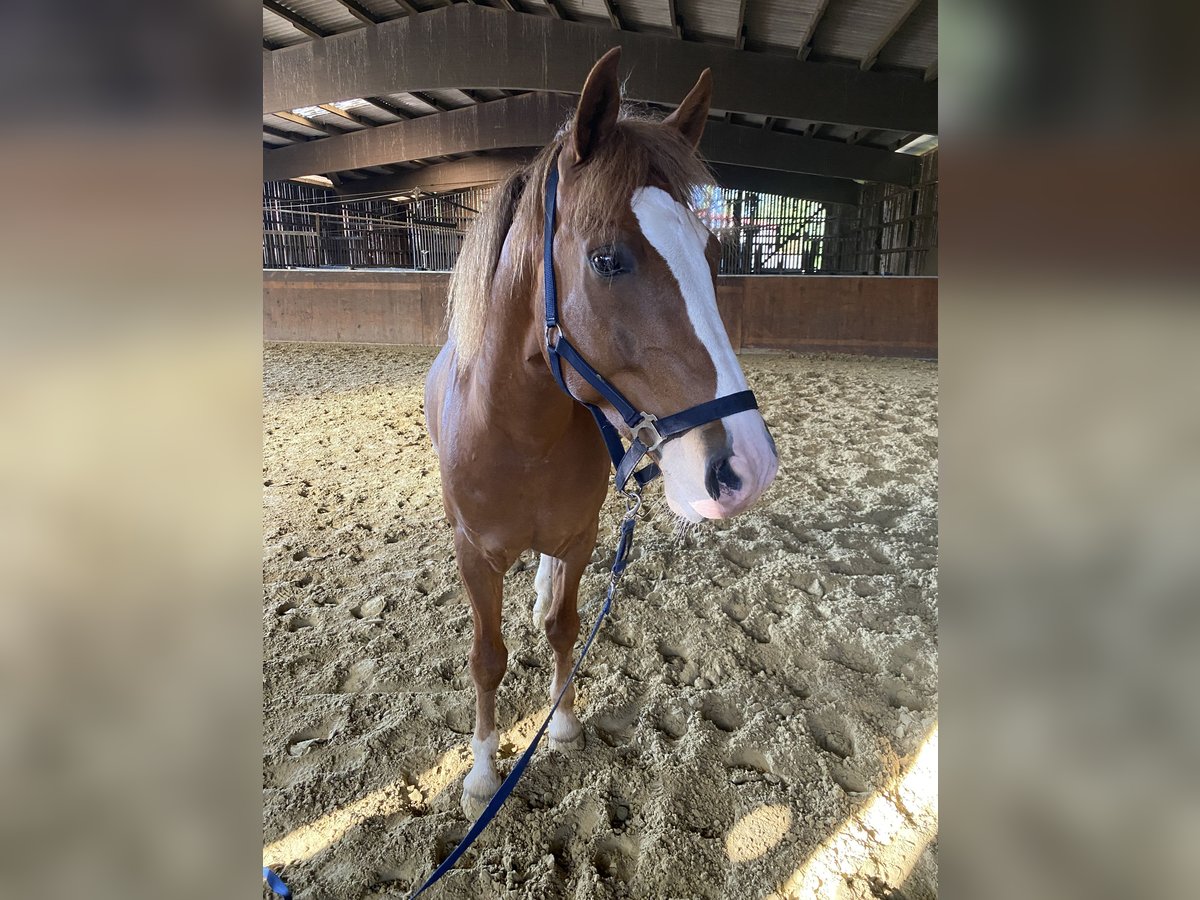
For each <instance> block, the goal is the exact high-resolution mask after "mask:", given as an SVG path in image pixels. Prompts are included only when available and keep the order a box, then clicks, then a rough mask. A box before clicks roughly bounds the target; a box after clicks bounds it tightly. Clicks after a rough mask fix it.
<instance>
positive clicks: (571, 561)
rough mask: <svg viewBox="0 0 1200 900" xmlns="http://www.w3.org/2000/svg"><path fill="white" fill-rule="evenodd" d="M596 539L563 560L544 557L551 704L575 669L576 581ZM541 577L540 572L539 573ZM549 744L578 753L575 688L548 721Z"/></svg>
mask: <svg viewBox="0 0 1200 900" xmlns="http://www.w3.org/2000/svg"><path fill="white" fill-rule="evenodd" d="M595 543H596V536H595V533H594V532H593V533H592V535H591V537H590V539H588V540H584V541H580V542H578V543H576V544H575V545H573V546H572V547H571V548H570V550H568V551H567V553H566V554H565V555H564V557H563V558H562V559H554V558H551V557H545V556H543V557H542V559H543V560H547V559H549V560H550V561H551V565H550V569H551V575H552V585H553V594H552V597H551V600H550V604H549V609H548V610H547V612H546V638H547V640H549V642H550V646H551V648H552V649H553V650H554V678H553V679H552V680H551V682H550V701H551V702H554V698H555V697H557V696H558V692H559V691H560V690H562V686H563V685H564V684H566V681H567V678H568V676H570V674H571V668H572V667H573V666H574V660H573V658H572V653H571V651H572V650H573V649H574V647H575V640H576V638H578V637H579V611H578V609H577V604H578V601H579V579H580V578H582V577H583V571H584V569H585V568H586V567H587V564H588V562H589V561H590V560H591V558H592V548H593V547H594V546H595ZM539 574H540V573H539ZM547 733H548V734H549V736H550V744H551V746H552V747H555V748H557V749H560V750H578V749H581V748H582V747H583V745H584V738H583V727H582V726H581V725H580V724H579V719H578V718H577V717H576V715H575V686H574V685H573V684H572V685H571V686H570V687H568V688H567V691H566V693H565V694H564V695H563V699H562V703H560V704H559V707H558V709H557V710H555V712H554V716H553V718H551V719H550V727H549V729H548V730H547Z"/></svg>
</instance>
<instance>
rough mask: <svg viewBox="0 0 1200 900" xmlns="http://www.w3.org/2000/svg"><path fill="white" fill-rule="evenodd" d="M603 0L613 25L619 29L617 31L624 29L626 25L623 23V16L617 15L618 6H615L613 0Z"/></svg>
mask: <svg viewBox="0 0 1200 900" xmlns="http://www.w3.org/2000/svg"><path fill="white" fill-rule="evenodd" d="M603 2H604V11H605V12H606V13H608V21H609V22H610V23H611V24H612V27H613V28H615V29H617V31H624V30H625V26H624V25H622V24H621V17H620V16H619V15H617V10H616V7H615V6H613V4H612V2H611V0H603Z"/></svg>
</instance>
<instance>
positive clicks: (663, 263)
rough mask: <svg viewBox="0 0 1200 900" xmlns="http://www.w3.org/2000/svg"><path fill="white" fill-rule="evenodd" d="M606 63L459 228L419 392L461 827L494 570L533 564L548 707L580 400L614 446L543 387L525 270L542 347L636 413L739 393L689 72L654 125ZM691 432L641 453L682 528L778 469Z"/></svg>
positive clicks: (580, 520)
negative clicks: (704, 203) (567, 113)
mask: <svg viewBox="0 0 1200 900" xmlns="http://www.w3.org/2000/svg"><path fill="white" fill-rule="evenodd" d="M618 61H619V49H614V50H611V51H609V52H608V53H607V54H606V55H605V56H604V57H603V58H602V59H601V60H600V61H599V62H598V63H596V65H595V67H594V68H593V69H592V71H591V73H590V74H589V76H588V78H587V82H586V84H585V85H584V88H583V93H582V96H581V97H580V100H579V106H578V108H577V110H576V113H575V117H574V121H573V122H572V123H571V124H570V126H569V127H566V128H564V130H563V131H562V132H561V133H560V134H559V135H558V136H557V137H556V138H555V139H554V140H553V141H552V142H551V144H550V145H549V146H547V147H546V148H545V149H544V150H542V151H541V153H540V154H539V155H538V156H537V157H536V158H535V159H534V160H533V161H532V162H531V163H530V164H529V165H528V166H527V167H525V168H524V169H522V170H520V171H518V172H516V173H515V174H513V175H512V176H510V177H509V178H508V179H507V180H506V181H505V182H503V183H502V184H500V185H499V186H498V187H497V188H496V190H495V193H494V195H493V199H492V201H491V203H490V204H489V207H488V209H487V211H486V212H485V213H483V214H482V215H481V216H480V217H479V219H478V220H477V222H476V223H475V224H474V226H473V227H472V229H471V231H470V233H469V234H468V235H467V238H466V241H465V243H464V246H463V251H462V254H461V256H460V259H459V263H458V267H457V268H456V270H455V273H454V276H453V278H452V281H451V287H450V313H449V340H448V341H447V343H446V345H445V346H444V347H443V348H442V350H441V352H440V353H439V354H438V357H437V360H436V361H435V362H434V364H433V367H432V369H431V370H430V372H429V377H428V379H427V382H426V387H425V413H426V418H427V422H428V427H429V433H430V436H431V438H432V439H433V444H434V449H435V450H436V452H437V453H438V456H439V462H440V466H441V476H442V494H443V500H444V503H445V508H446V515H447V517H448V519H449V520H450V523H451V524H452V525H453V527H454V546H455V551H456V554H457V559H458V567H459V572H460V573H461V575H462V580H463V584H464V585H465V586H466V590H467V594H468V595H469V597H470V602H471V608H472V611H473V617H474V637H473V642H472V646H471V655H470V661H471V676H472V678H473V679H474V682H475V703H476V706H475V734H474V739H473V740H472V741H471V749H472V751H473V753H474V765H473V768H472V769H471V771H470V772H469V773H468V774H467V776H466V779H465V781H464V783H463V794H462V805H463V809H464V811H465V812H466V813H467V814H468V815H472V816H473V815H474V814H475V813H477V812H478V811H479V810H480V809H481V808H482V807H483V806H484V805H486V803H487V801H488V800H489V798H491V797H492V795H493V794H494V793H495V792H496V790H497V788H498V787H499V785H500V781H499V778H498V777H497V774H496V763H495V757H496V751H497V749H498V746H499V737H498V735H497V731H496V690H497V688H498V687H499V685H500V681H501V679H502V678H503V676H504V672H505V668H506V666H507V661H508V651H507V649H506V648H505V646H504V640H503V639H502V637H501V632H500V619H501V605H502V597H503V589H504V574H505V572H506V571H507V570H508V569H509V568H510V567H511V566H512V565H513V564H514V562H516V560H517V559H518V558H519V557H520V555H521V553H522V552H523V551H525V550H527V549H531V548H532V549H533V550H534V551H536V552H539V553H540V554H541V560H540V565H539V567H538V572H537V577H536V580H535V585H536V591H537V602H536V605H535V607H534V619H535V622H543V621H544V624H545V630H546V636H547V638H548V639H549V642H550V645H551V647H552V648H553V651H554V675H553V680H552V682H551V686H550V692H551V697H552V698H553V697H555V696H557V695H558V693H559V691H560V689H561V687H562V686H563V685H564V684H566V681H567V679H568V676H569V674H570V672H571V668H572V648H573V646H574V644H575V640H576V638H577V637H578V634H579V615H578V613H577V611H576V600H577V595H578V590H579V580H580V577H581V576H582V575H583V571H584V568H585V567H586V566H587V565H588V563H589V562H590V561H591V557H592V551H593V548H594V547H595V544H596V532H597V528H598V524H599V513H600V508H601V506H602V505H603V503H604V499H605V493H606V487H607V474H608V471H609V455H608V453H607V452H606V445H605V442H604V441H603V440H601V436H600V433H599V432H598V430H597V425H596V422H595V421H593V418H592V415H591V414H590V413H589V410H588V407H587V406H585V405H584V404H592V405H593V406H594V407H598V409H599V411H600V413H602V414H603V416H604V417H605V418H607V419H608V420H609V421H610V422H611V423H612V425H613V426H615V427H616V428H618V429H620V430H621V432H622V433H623V434H625V435H630V429H629V427H628V423H627V422H626V421H625V420H624V419H623V418H622V416H621V415H620V414H618V412H617V410H615V409H614V408H613V404H612V403H610V402H609V400H608V399H606V397H605V396H604V395H603V394H602V393H601V392H598V391H597V390H596V389H595V388H594V387H593V385H592V384H591V383H589V381H588V380H586V379H585V378H583V377H581V376H580V374H579V372H578V371H577V370H576V369H574V368H571V367H568V366H562V369H561V372H562V376H563V379H564V384H565V387H566V389H567V390H569V391H570V395H568V394H567V393H564V391H563V390H560V388H559V384H558V383H557V382H556V380H555V375H554V374H553V373H552V371H551V365H550V363H551V358H552V357H553V356H554V353H555V352H556V350H555V348H554V346H553V342H552V340H551V339H550V331H551V329H549V328H548V327H547V320H545V319H543V318H542V313H543V301H544V294H543V290H542V281H543V278H544V276H545V272H544V268H543V267H544V266H545V265H547V264H549V265H552V267H553V269H552V278H553V282H552V284H554V285H556V286H557V289H556V293H557V304H558V312H559V315H560V316H561V326H558V327H560V328H561V331H560V332H559V333H560V334H561V336H562V337H564V338H569V342H570V344H571V345H573V347H575V348H577V349H578V352H579V353H580V354H581V355H582V357H583V358H584V359H586V360H587V362H588V363H590V365H591V366H592V367H594V370H595V371H597V372H599V373H602V375H603V378H604V379H605V380H606V381H607V383H608V384H610V385H612V386H613V387H615V388H616V389H617V390H618V391H619V392H620V393H621V394H623V395H624V397H625V398H628V400H629V402H630V403H631V404H633V405H635V406H636V407H637V408H638V409H640V410H649V411H653V412H655V413H657V414H668V413H673V412H675V411H676V410H682V409H684V408H685V407H692V406H693V405H694V404H702V403H704V402H705V401H711V400H713V399H714V398H722V397H726V396H727V395H730V394H731V393H732V392H746V391H747V387H746V379H745V376H744V375H743V374H742V371H741V367H740V366H739V365H738V361H737V357H736V356H735V355H734V352H733V348H732V347H731V346H730V343H729V339H728V337H727V335H726V332H725V329H724V327H723V326H722V323H721V319H720V316H719V315H718V312H717V304H716V290H715V283H716V266H717V260H718V257H719V246H718V243H717V240H716V239H715V238H714V237H713V235H712V234H710V233H709V232H708V231H707V229H705V227H704V226H703V225H702V224H701V222H700V220H699V219H698V218H697V217H696V215H695V214H694V212H692V210H691V209H690V208H689V206H688V203H689V200H690V198H691V197H692V195H693V191H694V189H695V188H696V187H697V186H698V185H701V184H704V183H706V182H709V181H710V180H711V176H710V175H709V174H708V171H707V169H706V168H705V167H704V165H703V163H702V162H701V161H700V159H699V157H698V156H697V154H696V145H697V144H698V143H699V140H700V135H701V133H702V131H703V129H704V123H705V120H706V118H707V116H708V108H709V100H710V97H711V93H712V84H711V78H710V75H709V73H708V71H707V70H706V71H705V72H704V73H703V74H701V76H700V79H699V81H697V83H696V86H695V87H694V88H693V89H692V91H691V92H690V93H689V94H688V95H687V97H686V98H685V99H684V101H683V103H682V104H681V105H680V106H679V108H678V109H677V110H676V111H675V112H673V113H672V114H671V115H670V116H668V117H667V118H666V119H665V120H663V121H661V122H657V121H651V120H647V119H641V118H636V117H633V116H629V115H622V111H621V97H620V87H619V84H618V80H617V64H618ZM552 167H554V168H556V171H557V190H556V192H555V188H554V185H555V181H554V180H550V181H549V182H548V178H550V176H552V175H553V174H554V173H552V172H551V169H552ZM548 183H549V185H550V190H549V194H550V204H551V206H552V214H554V215H556V221H557V224H556V225H555V224H554V220H551V235H552V240H553V251H552V258H551V259H550V260H547V259H545V258H544V257H545V256H546V255H547V254H546V253H545V250H544V245H543V242H542V237H543V227H544V223H545V222H546V212H547V210H546V206H547V200H546V197H545V196H544V195H543V190H544V189H545V186H546V185H547V184H548ZM555 210H556V211H555ZM547 315H549V314H547ZM555 365H556V366H557V365H558V363H557V361H556V363H555ZM749 396H750V397H751V399H750V403H751V404H752V403H753V399H752V395H749ZM705 421H706V424H702V425H698V426H694V427H689V429H688V430H686V431H685V432H683V433H680V434H679V435H678V436H676V437H674V439H672V440H669V441H668V442H666V443H663V444H662V445H661V446H660V447H656V448H654V452H653V453H652V454H651V458H652V459H654V460H655V462H656V463H657V465H658V466H659V468H660V469H661V471H662V474H663V480H664V484H665V493H666V500H667V503H668V505H669V506H670V508H671V510H672V511H674V512H675V513H676V514H677V515H679V516H681V517H683V518H684V519H686V520H688V521H692V522H696V521H699V520H701V519H705V518H707V519H720V518H725V517H728V516H732V515H735V514H737V513H738V512H740V511H742V510H744V509H746V508H747V507H748V506H750V505H751V504H752V503H754V502H755V500H757V499H758V498H759V496H760V495H761V494H762V493H763V491H764V490H766V488H767V486H768V485H769V484H770V483H771V481H772V480H773V479H774V477H775V472H776V468H777V465H778V464H777V460H776V455H775V447H774V444H773V442H772V440H771V437H770V435H769V434H768V432H767V428H766V425H765V423H764V422H763V419H762V416H761V415H760V414H759V413H758V411H757V410H756V409H754V408H746V407H745V406H743V410H742V411H740V412H736V413H735V414H732V415H728V416H724V417H723V418H719V419H716V420H713V421H707V420H705ZM652 433H653V431H652ZM630 436H631V437H632V436H635V435H630ZM643 449H644V448H643ZM573 700H574V690H573V688H570V689H568V690H567V691H566V693H565V694H564V695H563V698H562V702H561V704H560V705H559V707H558V709H557V710H556V711H555V713H554V716H553V718H552V719H551V721H550V726H549V732H548V733H549V736H550V740H551V742H552V746H558V747H559V748H563V747H573V746H574V747H577V746H580V745H581V743H582V729H581V726H580V723H579V720H578V719H577V718H576V716H575V712H574V709H573Z"/></svg>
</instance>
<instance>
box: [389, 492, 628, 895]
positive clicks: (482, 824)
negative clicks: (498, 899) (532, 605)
mask: <svg viewBox="0 0 1200 900" xmlns="http://www.w3.org/2000/svg"><path fill="white" fill-rule="evenodd" d="M640 505H641V504H640V501H639V502H638V503H636V504H634V505H631V506H630V507H629V509H628V510H627V511H626V513H625V518H624V519H623V520H622V521H621V537H620V540H619V541H618V542H617V555H616V559H614V560H613V566H612V574H611V575H610V577H609V579H608V593H607V594H606V595H605V597H604V605H603V606H601V607H600V613H599V615H597V616H596V621H595V623H594V624H593V625H592V630H591V631H590V632H588V636H587V640H586V641H584V642H583V647H582V648H581V649H580V651H579V658H578V659H577V660H575V666H574V668H572V669H571V674H570V675H568V676H567V681H566V684H564V685H563V686H562V689H561V690H560V691H559V692H558V696H557V697H555V698H554V704H553V705H552V706H551V707H550V712H548V713H547V714H546V719H545V721H544V722H542V727H541V728H539V729H538V730H537V733H536V734H535V735H534V736H533V740H532V741H530V742H529V746H528V747H527V748H526V749H525V752H524V753H522V754H521V758H520V759H518V760H517V764H516V765H515V766H513V769H512V771H511V772H509V773H508V777H507V778H505V779H504V782H503V784H501V785H500V788H499V790H497V791H496V793H495V795H494V796H493V797H492V799H491V800H490V801H489V802H488V805H487V807H486V808H485V809H484V810H483V812H482V813H480V815H479V818H478V819H476V820H475V824H474V825H472V826H471V830H470V831H468V832H467V834H466V836H465V837H464V838H463V839H462V840H461V841H459V842H458V846H457V847H455V848H454V850H453V852H451V854H450V855H449V856H447V857H446V859H445V860H444V861H443V862H442V864H441V865H440V866H438V867H437V868H436V869H434V870H433V874H431V875H430V876H429V877H428V878H426V879H425V883H424V884H422V885H421V886H420V887H419V888H418V889H417V891H416V893H414V894H413V895H412V896H411V897H410V898H409V900H416V898H417V897H419V896H421V894H423V893H424V892H425V890H426V889H427V888H429V887H430V886H431V885H433V884H434V883H435V882H436V881H438V880H439V879H440V878H441V877H442V876H443V875H445V874H446V873H447V872H449V871H450V870H451V869H452V868H454V864H455V863H456V862H458V859H459V857H460V856H462V855H463V854H464V853H466V852H467V848H468V847H470V846H471V844H473V843H475V838H477V837H479V835H481V834H482V833H483V830H484V829H485V828H487V827H488V824H489V823H490V822H491V821H492V819H494V818H495V817H496V813H498V812H500V807H501V806H503V805H504V801H505V800H507V799H508V795H509V794H511V793H512V792H513V788H515V787H516V786H517V782H518V781H520V780H521V776H522V775H523V774H524V772H525V768H526V766H528V765H529V761H530V760H531V759H533V754H534V752H535V751H536V750H537V748H538V743H539V742H540V741H541V739H542V735H543V734H545V733H546V729H547V728H548V727H549V725H550V719H551V717H553V715H554V711H555V710H556V709H558V704H559V703H561V702H562V698H563V695H565V694H566V693H567V688H569V687H570V686H571V684H572V683H573V682H574V681H575V673H577V672H578V671H579V667H580V666H581V665H583V658H584V657H585V656H587V652H588V648H590V647H591V646H592V641H594V640H595V639H596V635H597V634H598V633H599V632H600V625H601V623H603V622H604V617H605V616H607V615H608V611H609V610H610V609H611V608H612V602H613V597H614V596H615V595H616V592H617V583H618V582H619V581H620V580H621V576H622V575H623V574H625V566H626V565H627V563H628V556H629V548H630V547H631V546H632V545H633V526H634V522H635V521H636V520H637V512H638V508H639V507H640Z"/></svg>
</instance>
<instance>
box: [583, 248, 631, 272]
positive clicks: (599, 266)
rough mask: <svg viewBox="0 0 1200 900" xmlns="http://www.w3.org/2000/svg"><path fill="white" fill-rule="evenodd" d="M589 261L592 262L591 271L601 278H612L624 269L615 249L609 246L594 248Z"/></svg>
mask: <svg viewBox="0 0 1200 900" xmlns="http://www.w3.org/2000/svg"><path fill="white" fill-rule="evenodd" d="M590 262H591V264H592V271H594V272H595V273H596V274H597V275H599V276H600V277H601V278H612V277H614V276H616V275H620V274H621V272H623V271H624V269H623V267H622V266H621V259H620V257H619V256H618V254H617V251H616V250H614V249H613V248H611V247H606V248H604V249H603V250H596V251H595V252H594V253H592V256H591V260H590Z"/></svg>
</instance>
